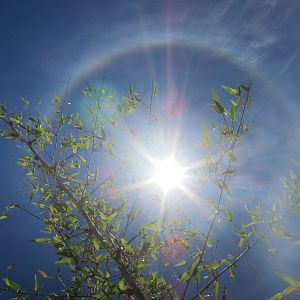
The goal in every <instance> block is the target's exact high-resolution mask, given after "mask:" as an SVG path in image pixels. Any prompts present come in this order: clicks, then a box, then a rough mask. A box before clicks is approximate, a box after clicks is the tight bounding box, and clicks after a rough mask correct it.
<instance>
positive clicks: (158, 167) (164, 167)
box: [152, 158, 184, 193]
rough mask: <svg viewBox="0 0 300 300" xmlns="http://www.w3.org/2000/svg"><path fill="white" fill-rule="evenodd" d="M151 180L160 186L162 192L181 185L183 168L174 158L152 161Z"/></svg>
mask: <svg viewBox="0 0 300 300" xmlns="http://www.w3.org/2000/svg"><path fill="white" fill-rule="evenodd" d="M153 166H154V172H153V178H152V181H153V182H154V183H156V184H157V185H158V186H160V187H161V188H162V189H163V191H164V193H166V192H168V191H169V190H171V189H173V188H178V187H179V188H181V187H182V185H183V178H184V169H183V168H182V167H181V166H180V164H179V163H178V162H177V161H176V160H175V159H174V158H168V159H166V160H155V161H153Z"/></svg>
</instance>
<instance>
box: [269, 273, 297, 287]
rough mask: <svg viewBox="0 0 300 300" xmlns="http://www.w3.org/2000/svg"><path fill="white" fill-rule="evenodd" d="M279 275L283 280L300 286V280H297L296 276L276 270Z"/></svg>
mask: <svg viewBox="0 0 300 300" xmlns="http://www.w3.org/2000/svg"><path fill="white" fill-rule="evenodd" d="M274 273H275V274H276V275H277V276H279V277H280V278H281V279H282V280H284V281H286V282H287V283H289V284H290V285H293V286H299V287H300V281H298V280H296V279H295V278H293V277H291V276H289V275H287V274H285V273H280V272H274Z"/></svg>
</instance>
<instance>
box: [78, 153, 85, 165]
mask: <svg viewBox="0 0 300 300" xmlns="http://www.w3.org/2000/svg"><path fill="white" fill-rule="evenodd" d="M79 158H80V160H81V161H82V163H83V164H84V165H85V164H86V159H85V158H84V157H83V156H82V155H80V154H79Z"/></svg>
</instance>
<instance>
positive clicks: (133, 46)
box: [0, 0, 300, 300]
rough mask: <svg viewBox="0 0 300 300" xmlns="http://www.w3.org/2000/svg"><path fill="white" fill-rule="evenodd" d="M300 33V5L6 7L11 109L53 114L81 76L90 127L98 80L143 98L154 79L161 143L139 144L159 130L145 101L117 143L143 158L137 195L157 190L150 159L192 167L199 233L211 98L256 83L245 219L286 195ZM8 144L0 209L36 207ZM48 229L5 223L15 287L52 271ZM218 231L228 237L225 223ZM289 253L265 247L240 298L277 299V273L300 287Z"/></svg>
mask: <svg viewBox="0 0 300 300" xmlns="http://www.w3.org/2000/svg"><path fill="white" fill-rule="evenodd" d="M25 2H26V3H25ZM298 28H300V2H299V1H297V0H294V1H293V0H285V1H283V0H282V1H280V0H253V1H250V0H249V1H240V0H227V1H225V0H220V1H219V0H216V1H210V0H197V1H184V0H182V1H177V0H169V1H158V0H155V1H116V0H113V1H104V0H101V1H100V0H99V1H96V0H85V1H79V0H75V1H74V0H72V1H71V0H64V1H58V0H52V1H50V0H49V1H38V0H28V1H22V0H18V1H17V0H12V1H10V0H2V1H1V2H0V38H1V47H0V54H1V55H0V70H1V72H0V83H1V89H0V101H1V102H6V103H7V104H8V106H9V107H11V108H12V109H13V108H15V107H18V106H19V105H20V101H19V97H20V96H23V97H25V98H27V99H29V100H30V101H31V102H32V103H38V101H39V100H42V105H41V106H40V108H38V110H39V112H41V111H42V112H43V113H47V112H48V111H49V106H50V103H51V97H52V96H53V95H54V94H58V95H63V93H64V91H65V89H66V85H67V81H68V78H70V87H69V93H68V101H69V102H70V104H69V109H70V110H76V111H79V112H80V113H81V114H82V116H83V118H86V117H87V115H86V113H85V104H84V102H83V100H82V96H81V95H80V88H82V87H84V85H85V84H86V83H88V82H89V83H92V84H95V85H98V84H100V81H101V80H102V78H103V74H104V73H105V78H104V81H105V84H106V86H107V87H108V88H110V89H112V90H113V91H114V94H115V95H116V96H121V95H125V94H126V93H128V87H129V84H130V83H131V82H132V83H134V87H135V88H136V89H137V92H138V93H139V95H140V97H142V98H143V95H149V91H151V82H152V81H154V82H155V83H156V84H157V86H158V97H157V99H155V101H154V103H153V110H154V113H155V114H157V116H158V118H157V120H153V122H152V124H151V130H150V133H149V136H150V137H151V139H153V140H151V144H150V143H149V144H145V143H144V142H142V141H141V139H140V138H139V136H140V135H141V134H142V133H143V132H145V131H146V130H147V125H148V124H144V125H141V122H140V121H141V119H143V118H147V115H148V109H147V108H146V106H144V107H143V105H142V104H141V106H140V107H139V108H140V113H139V114H138V115H137V116H134V117H133V118H132V119H130V120H129V119H128V120H125V122H126V124H127V125H128V126H129V127H131V128H132V131H130V132H125V133H124V134H123V133H122V135H121V134H120V140H119V144H117V147H120V148H119V149H121V148H122V147H123V146H124V147H125V148H126V150H125V152H126V151H128V152H129V153H130V151H131V150H132V151H134V153H136V155H137V156H136V157H137V158H140V161H141V163H140V165H139V169H138V170H139V171H137V173H136V174H134V176H135V177H138V178H139V180H133V181H132V182H130V185H128V186H127V188H128V192H134V191H136V189H137V187H140V186H143V187H145V195H147V193H148V191H149V189H151V188H153V189H156V188H157V187H155V188H154V187H151V184H152V183H151V180H150V179H151V174H152V173H153V166H151V160H150V159H149V158H150V157H151V158H154V159H156V160H158V161H160V160H162V159H164V158H165V157H166V156H168V155H170V153H173V152H174V153H175V152H176V153H175V156H176V159H178V162H179V163H180V165H182V166H188V167H189V170H188V171H187V175H186V178H184V184H183V187H182V188H181V189H180V190H181V193H185V194H187V195H188V198H189V199H191V201H185V202H184V203H182V205H183V206H184V207H185V208H186V209H187V210H188V211H190V212H191V215H192V217H194V218H195V219H196V220H197V221H198V222H199V224H200V223H201V222H202V220H204V218H205V217H206V215H207V214H208V212H206V211H205V205H204V204H203V203H204V202H203V201H202V202H201V199H207V198H209V197H210V190H209V188H203V189H201V188H199V190H197V189H196V190H193V175H192V170H193V168H194V167H195V168H196V167H197V166H199V165H201V163H202V162H201V155H202V154H203V153H201V151H202V150H201V148H200V147H199V144H198V140H199V138H200V135H201V126H202V125H207V126H209V124H210V123H211V122H213V118H214V114H213V113H212V112H211V111H210V110H209V107H208V105H207V104H208V103H209V101H210V93H211V90H212V89H216V90H217V91H221V88H220V86H221V85H223V84H224V85H229V86H231V85H232V86H236V85H238V84H240V83H248V82H249V80H252V81H253V105H252V107H251V109H250V112H249V124H250V126H249V127H250V131H249V134H248V135H247V136H246V137H245V139H244V140H243V141H242V143H241V144H240V145H239V148H238V154H237V156H238V157H239V160H238V163H237V168H238V170H239V172H240V174H241V175H239V176H236V177H235V178H233V179H232V181H231V182H230V183H231V185H232V187H233V190H234V191H235V194H234V195H235V196H234V197H233V199H232V201H233V202H232V203H233V204H232V206H233V210H234V211H235V212H236V213H237V214H238V213H241V212H242V211H243V210H244V207H245V205H247V206H251V205H254V204H255V203H256V202H257V200H258V199H259V198H266V199H267V198H268V197H269V195H270V193H271V191H272V190H275V191H276V190H278V189H279V187H280V178H281V177H283V176H285V175H286V174H287V173H288V168H289V167H291V158H293V159H295V160H300V155H299V146H300V133H299V130H298V129H299V128H300V127H299V125H300V118H299V105H300V102H299V101H300V100H299V94H300V93H299V79H300V35H299V30H298ZM148 98H149V97H148ZM145 102H146V103H149V99H145ZM0 146H1V148H0V151H1V163H2V164H1V176H2V178H3V179H2V182H1V191H0V208H2V207H4V206H5V205H6V204H7V203H9V202H13V201H14V200H15V199H16V198H18V201H20V202H23V203H24V204H25V205H28V204H27V203H28V200H27V199H26V195H25V194H24V190H23V186H22V184H21V183H20V180H19V178H20V176H21V170H20V169H19V168H18V167H17V166H16V164H15V160H16V157H17V150H18V149H16V147H15V146H14V145H12V144H9V143H8V142H7V141H3V140H0ZM137 160H138V159H137ZM99 163H100V162H99ZM151 168H152V169H151ZM174 168H175V167H174V166H173V171H174ZM110 171H111V170H109V169H105V172H106V173H107V174H108V173H109V172H110ZM105 172H104V173H105ZM151 172H152V173H151ZM104 173H103V174H102V175H103V176H104V175H105V174H104ZM141 174H147V175H146V176H142V175H141ZM149 180H150V181H149ZM168 184H170V183H168ZM162 189H165V191H167V188H164V187H163V188H162ZM173 193H174V191H170V195H173ZM166 198H167V195H166ZM148 205H149V204H148ZM159 205H160V204H159V203H155V201H154V204H153V205H152V204H151V205H149V206H151V207H149V210H148V213H149V215H151V214H152V215H153V214H155V213H157V209H159ZM201 224H202V223H201ZM39 229H40V225H39V223H38V222H36V221H35V220H33V219H31V218H30V217H27V216H24V215H22V214H19V213H16V214H15V215H13V216H12V217H11V219H10V220H9V221H8V222H5V223H4V222H1V224H0V236H1V239H2V240H3V241H5V244H3V245H2V246H1V250H0V251H1V257H2V258H3V259H2V261H1V263H0V272H2V271H3V270H5V267H6V265H8V264H9V263H12V262H17V267H16V269H18V270H20V271H19V272H16V273H15V274H14V275H15V278H16V281H20V282H24V283H25V285H26V284H28V285H31V281H32V280H31V278H32V276H31V274H32V273H33V272H34V270H36V269H39V268H42V267H41V266H44V268H49V269H51V267H52V268H53V266H52V265H51V259H53V257H52V256H51V255H52V254H49V251H48V249H40V248H41V247H36V245H32V243H29V242H28V240H30V239H33V238H35V237H36V232H38V230H39ZM218 234H219V235H220V236H222V237H224V239H226V238H227V237H226V226H224V227H222V228H219V229H218ZM17 237H18V238H17ZM228 243H230V241H229V242H228ZM24 245H25V246H24ZM279 246H281V245H279ZM282 248H283V249H282V251H281V252H280V253H279V254H276V256H275V255H274V256H272V255H271V256H270V257H269V258H268V259H266V258H265V256H264V254H265V250H263V249H264V247H258V248H257V249H256V250H254V251H253V253H251V254H250V256H249V257H248V258H247V259H246V260H245V262H244V269H242V268H241V269H240V270H239V272H238V274H237V279H236V282H235V283H234V286H233V287H234V288H232V289H231V290H230V291H231V295H232V298H230V299H245V300H252V299H267V298H268V297H270V296H271V295H272V294H273V293H275V292H277V291H278V290H279V289H280V288H281V287H285V286H284V284H282V282H281V281H279V280H278V279H277V278H275V276H274V275H273V274H272V271H280V270H281V271H284V272H286V273H290V274H292V275H294V276H295V277H297V276H298V279H299V280H300V272H299V269H300V263H299V261H300V256H299V254H298V253H299V248H297V247H296V246H295V247H294V248H293V247H291V248H289V249H285V248H284V247H282ZM224 251H226V249H224ZM229 251H230V247H229ZM45 257H49V262H48V263H45ZM295 261H296V262H297V263H295ZM283 267H284V270H282V268H283ZM252 268H254V269H255V270H252ZM258 268H261V270H257V269H258ZM253 272H254V274H255V276H253ZM0 274H2V273H0ZM29 274H30V275H29ZM2 277H3V276H2ZM29 277H30V279H29ZM241 295H243V296H241ZM296 297H297V296H296ZM290 299H297V298H293V297H291V298H290Z"/></svg>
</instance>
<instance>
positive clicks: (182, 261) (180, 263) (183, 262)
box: [175, 260, 186, 267]
mask: <svg viewBox="0 0 300 300" xmlns="http://www.w3.org/2000/svg"><path fill="white" fill-rule="evenodd" d="M185 264H186V261H185V260H181V261H180V262H179V263H177V264H176V265H175V267H179V266H183V265H185Z"/></svg>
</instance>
